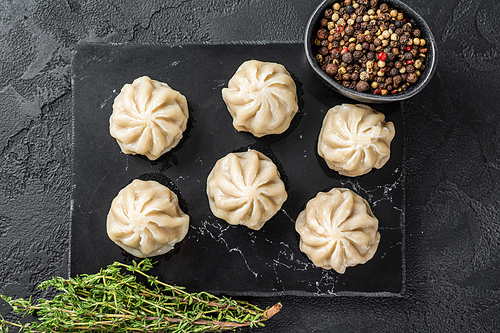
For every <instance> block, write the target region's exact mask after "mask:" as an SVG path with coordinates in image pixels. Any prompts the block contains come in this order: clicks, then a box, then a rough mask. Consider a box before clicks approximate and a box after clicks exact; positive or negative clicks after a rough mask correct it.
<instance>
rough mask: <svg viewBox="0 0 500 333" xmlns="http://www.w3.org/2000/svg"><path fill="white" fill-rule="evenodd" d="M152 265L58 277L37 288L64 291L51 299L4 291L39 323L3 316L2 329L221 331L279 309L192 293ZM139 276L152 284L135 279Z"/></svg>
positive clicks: (260, 319)
mask: <svg viewBox="0 0 500 333" xmlns="http://www.w3.org/2000/svg"><path fill="white" fill-rule="evenodd" d="M152 267H153V263H152V262H151V260H149V259H144V260H142V261H140V262H138V263H137V262H135V261H134V262H133V263H132V265H126V264H122V263H119V262H115V263H113V264H112V265H109V266H108V267H107V268H105V269H101V270H100V272H99V273H97V274H90V275H89V274H82V275H79V276H76V277H75V278H70V279H64V278H61V277H55V278H52V279H50V280H47V281H44V282H42V283H41V284H40V285H39V286H38V288H39V289H42V290H47V289H48V288H50V287H54V288H55V289H56V290H58V291H60V293H57V294H56V295H55V296H54V298H53V299H52V300H49V299H39V300H38V301H37V302H33V300H32V298H31V297H30V298H29V299H22V298H20V299H12V298H11V297H6V296H3V295H2V296H1V297H2V298H3V299H4V300H5V301H7V302H8V303H9V304H10V306H11V307H12V309H13V311H14V312H16V313H18V314H23V315H36V316H38V321H35V322H31V323H26V324H22V323H19V322H18V323H15V322H10V321H7V320H5V319H4V318H3V317H2V316H1V315H0V332H8V330H9V327H17V328H19V329H20V331H23V332H81V331H100V332H178V333H180V332H219V331H224V330H234V329H236V328H240V327H244V326H250V327H256V326H264V323H263V322H264V321H265V320H267V319H269V318H271V317H272V316H274V315H275V314H276V313H278V312H279V311H280V310H281V303H277V304H276V305H274V306H272V307H270V308H268V309H266V310H262V309H260V308H258V307H257V306H255V305H252V304H250V303H248V302H244V301H239V300H233V299H230V298H228V297H224V296H223V297H217V296H214V295H212V294H210V293H207V292H198V293H189V292H187V291H185V290H184V288H183V287H179V286H173V285H169V284H167V283H164V282H162V281H160V280H158V278H157V277H154V276H151V275H149V274H147V273H146V272H147V271H149V270H150V269H151V268H152ZM123 271H125V272H123ZM127 271H128V272H130V273H128V272H127ZM131 273H132V274H131ZM139 275H142V276H144V277H145V278H146V279H147V281H148V284H149V286H147V285H145V284H143V283H141V282H138V281H137V276H139Z"/></svg>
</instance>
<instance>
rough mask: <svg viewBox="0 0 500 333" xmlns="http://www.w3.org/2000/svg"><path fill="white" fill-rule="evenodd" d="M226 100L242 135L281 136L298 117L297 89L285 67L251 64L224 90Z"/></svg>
mask: <svg viewBox="0 0 500 333" xmlns="http://www.w3.org/2000/svg"><path fill="white" fill-rule="evenodd" d="M222 98H223V99H224V102H225V103H226V105H227V108H228V110H229V113H231V116H232V117H233V126H234V127H235V128H236V129H237V130H238V131H245V132H250V133H252V134H253V135H254V136H256V137H261V136H264V135H268V134H280V133H283V132H284V131H286V129H287V128H288V127H289V126H290V122H291V121H292V118H293V116H294V115H295V114H296V113H297V111H298V109H299V106H298V104H297V88H296V86H295V82H294V81H293V79H292V77H291V76H290V74H289V73H288V71H287V70H286V69H285V67H284V66H283V65H280V64H276V63H271V62H262V61H258V60H249V61H246V62H244V63H243V64H242V65H241V66H240V67H239V68H238V70H237V71H236V73H235V74H234V76H233V77H232V78H231V80H229V83H228V88H224V89H222Z"/></svg>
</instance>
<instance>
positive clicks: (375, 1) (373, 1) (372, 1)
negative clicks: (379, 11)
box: [370, 0, 378, 8]
mask: <svg viewBox="0 0 500 333" xmlns="http://www.w3.org/2000/svg"><path fill="white" fill-rule="evenodd" d="M377 6H378V0H370V7H372V8H376V7H377Z"/></svg>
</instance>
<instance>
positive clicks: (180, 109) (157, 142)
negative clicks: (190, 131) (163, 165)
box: [109, 76, 189, 160]
mask: <svg viewBox="0 0 500 333" xmlns="http://www.w3.org/2000/svg"><path fill="white" fill-rule="evenodd" d="M188 117H189V111H188V104H187V100H186V98H185V97H184V96H183V95H182V94H181V93H179V92H178V91H176V90H173V89H172V88H170V87H169V86H168V85H167V84H166V83H163V82H159V81H155V80H151V79H150V78H149V77H147V76H142V77H140V78H138V79H135V80H134V82H133V83H132V84H126V85H124V86H123V88H122V90H121V92H120V94H118V96H116V98H115V101H114V103H113V114H112V115H111V117H110V119H109V131H110V134H111V136H112V137H114V138H115V139H116V141H117V142H118V144H119V146H120V148H121V150H122V151H123V152H124V153H125V154H140V155H145V156H147V157H148V158H149V159H150V160H156V159H158V158H159V157H160V156H161V155H163V154H164V153H166V152H168V151H169V150H171V149H172V148H174V147H175V146H176V145H177V144H178V143H179V141H180V140H181V138H182V134H183V132H184V130H185V129H186V126H187V120H188Z"/></svg>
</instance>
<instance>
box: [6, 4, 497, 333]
mask: <svg viewBox="0 0 500 333" xmlns="http://www.w3.org/2000/svg"><path fill="white" fill-rule="evenodd" d="M404 2H405V3H407V4H408V5H410V6H412V7H413V8H414V9H415V10H416V11H417V12H418V13H420V14H421V15H422V16H423V18H424V19H425V20H426V21H427V22H428V24H429V26H430V27H431V29H432V30H433V32H434V36H435V38H436V40H437V43H438V54H439V61H438V67H437V70H436V73H435V75H434V77H433V79H432V81H431V82H430V84H429V85H428V86H427V87H426V88H425V89H424V91H422V92H421V93H420V94H418V95H417V96H415V97H413V98H412V99H411V100H409V101H406V102H404V103H403V105H402V108H403V110H404V119H405V129H404V130H405V151H406V162H405V163H406V224H405V229H406V231H405V232H406V235H405V243H406V289H405V292H404V296H403V297H399V298H378V297H332V298H330V297H322V298H316V297H292V296H280V297H276V298H267V297H262V298H258V297H253V298H252V297H247V298H246V299H248V300H250V301H251V302H253V303H256V304H258V305H260V306H262V307H266V306H269V305H272V304H274V302H276V301H281V302H282V303H283V306H284V308H283V310H282V311H281V312H280V313H279V314H278V315H277V316H275V317H274V318H273V319H272V320H271V321H269V322H268V323H267V324H266V327H265V328H262V329H256V330H255V331H259V332H495V331H498V327H499V324H500V209H499V201H500V186H499V182H500V134H499V132H498V129H499V128H500V107H499V106H498V105H499V104H498V98H499V97H498V91H499V89H500V80H499V78H500V37H499V36H500V35H499V34H498V31H500V20H499V19H498V18H499V17H500V3H499V2H498V1H495V0H483V1H477V0H443V1H439V2H429V1H424V0H405V1H404ZM319 3H320V1H318V0H315V1H306V0H302V1H300V0H287V1H285V0H272V1H265V2H262V1H254V0H235V1H227V0H212V1H201V0H192V1H186V0H184V1H159V0H158V1H154V0H145V1H129V0H127V1H95V0H87V1H78V0H63V1H55V0H45V1H41V0H17V1H5V0H4V1H0V59H1V61H0V78H1V79H2V80H1V83H0V133H1V135H0V263H1V264H0V294H3V295H8V296H13V297H27V296H29V295H31V294H34V295H35V296H45V294H43V292H40V291H37V290H35V287H36V285H38V284H39V283H40V282H41V281H43V280H45V279H48V278H50V277H52V276H64V277H67V275H68V254H69V230H70V229H69V227H70V217H71V216H70V205H71V190H72V148H71V145H72V82H71V75H72V69H71V60H72V56H73V54H74V52H75V45H76V44H78V43H83V42H101V43H137V44H159V45H164V44H168V45H171V44H176V45H177V44H187V43H208V44H220V43H276V42H278V43H282V42H285V43H300V42H302V36H303V32H304V27H305V24H306V22H307V20H308V17H309V15H310V13H311V12H312V11H313V10H314V8H315V7H316V6H317V5H318V4H319ZM264 4H265V6H264ZM89 273H91V272H89ZM0 313H2V315H4V316H5V317H6V318H7V319H15V318H16V317H15V316H13V315H12V314H11V312H10V307H9V306H8V305H7V304H6V303H5V302H3V301H0ZM247 331H250V330H247Z"/></svg>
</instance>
